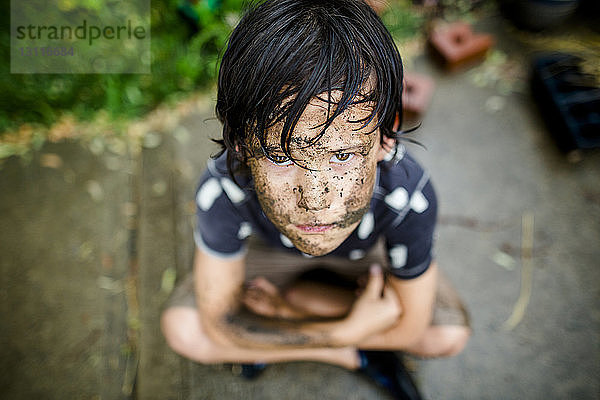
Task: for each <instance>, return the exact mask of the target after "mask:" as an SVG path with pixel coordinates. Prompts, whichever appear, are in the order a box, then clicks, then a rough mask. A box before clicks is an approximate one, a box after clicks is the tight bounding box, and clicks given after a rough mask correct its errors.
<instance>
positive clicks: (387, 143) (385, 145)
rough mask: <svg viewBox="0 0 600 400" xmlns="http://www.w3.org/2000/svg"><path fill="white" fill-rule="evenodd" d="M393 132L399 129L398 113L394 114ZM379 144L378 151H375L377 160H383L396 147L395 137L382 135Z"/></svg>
mask: <svg viewBox="0 0 600 400" xmlns="http://www.w3.org/2000/svg"><path fill="white" fill-rule="evenodd" d="M393 130H394V132H398V131H399V130H400V115H399V114H396V120H395V121H394V128H393ZM382 139H383V140H382V142H381V146H379V151H378V153H377V162H379V161H383V159H385V157H386V156H387V155H388V154H389V153H390V152H391V151H394V148H395V147H396V139H392V138H389V137H387V136H382Z"/></svg>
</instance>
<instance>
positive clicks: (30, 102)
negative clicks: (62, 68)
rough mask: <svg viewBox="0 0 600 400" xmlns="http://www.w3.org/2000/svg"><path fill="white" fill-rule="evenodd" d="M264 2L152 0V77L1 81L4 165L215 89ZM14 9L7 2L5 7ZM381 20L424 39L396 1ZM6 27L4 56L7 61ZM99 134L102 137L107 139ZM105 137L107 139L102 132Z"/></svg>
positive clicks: (95, 0)
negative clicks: (238, 36) (240, 30)
mask: <svg viewBox="0 0 600 400" xmlns="http://www.w3.org/2000/svg"><path fill="white" fill-rule="evenodd" d="M111 1H114V0H81V1H76V2H75V1H71V0H58V2H57V7H56V12H57V13H61V12H72V11H73V8H74V7H83V8H85V9H86V10H92V11H93V10H96V11H98V10H102V9H103V6H104V5H105V4H107V3H108V2H111ZM260 1H261V0H162V1H161V0H153V1H152V2H151V10H150V13H151V14H150V21H151V37H152V42H151V50H152V51H151V71H152V73H151V74H10V73H9V71H8V69H9V66H8V65H6V64H5V65H3V68H4V69H5V71H4V72H5V73H3V74H0V159H2V158H4V157H7V156H10V155H13V154H16V155H19V154H21V155H22V154H24V152H26V149H27V147H28V146H30V147H33V148H39V147H40V146H41V145H42V144H43V142H44V141H45V140H60V139H62V138H66V137H73V136H77V135H79V134H80V133H79V132H83V131H86V130H87V128H82V127H79V126H78V125H77V124H78V123H81V122H83V123H86V122H89V123H91V124H94V125H95V127H94V129H92V131H94V132H100V130H103V131H106V133H105V135H107V136H109V135H115V134H116V135H119V134H123V133H124V132H125V131H126V130H127V127H126V125H127V124H126V123H125V122H126V121H127V120H130V119H132V118H137V117H140V116H142V115H145V114H146V113H148V112H149V111H151V110H153V109H155V108H156V107H157V106H158V105H160V104H161V103H166V104H167V105H168V104H173V102H174V101H176V100H178V99H181V98H182V97H184V96H187V95H188V94H190V93H191V92H194V91H197V90H199V89H203V88H206V87H209V86H210V85H212V84H214V82H215V78H216V75H217V72H218V64H219V59H220V56H221V52H222V51H223V50H224V48H225V46H226V43H227V39H228V37H229V34H230V32H231V31H232V29H233V28H234V27H235V25H236V24H237V23H238V21H239V19H240V17H241V13H242V12H243V11H244V9H245V8H246V6H247V5H249V4H253V3H257V2H260ZM0 4H2V5H4V6H5V9H7V10H8V9H9V7H10V0H0ZM382 19H383V21H384V23H385V24H386V25H387V26H388V29H389V30H390V31H391V33H392V35H393V36H394V38H395V39H396V40H406V39H409V38H414V37H415V36H418V35H420V33H421V32H422V26H423V22H424V16H423V13H422V10H420V9H419V8H418V7H417V8H416V7H414V6H413V5H412V4H411V3H410V2H409V0H394V1H391V2H390V6H389V7H388V8H387V10H386V11H385V12H384V13H383V15H382ZM7 27H8V25H5V27H4V28H3V29H1V30H0V55H1V56H3V57H4V59H5V60H9V59H10V50H11V49H10V36H9V35H10V33H9V31H8V28H7ZM103 131H102V132H103ZM99 134H103V133H99Z"/></svg>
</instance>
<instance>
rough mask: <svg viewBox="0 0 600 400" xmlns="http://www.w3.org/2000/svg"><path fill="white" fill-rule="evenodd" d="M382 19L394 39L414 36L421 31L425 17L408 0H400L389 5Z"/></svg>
mask: <svg viewBox="0 0 600 400" xmlns="http://www.w3.org/2000/svg"><path fill="white" fill-rule="evenodd" d="M381 20H382V21H383V23H384V24H385V26H386V27H387V28H388V30H389V31H390V33H391V34H392V36H393V37H394V39H396V40H404V39H408V38H412V37H414V36H416V35H418V34H419V33H420V32H421V29H422V27H423V24H424V22H425V17H424V16H423V15H422V14H421V13H418V12H416V11H415V9H414V7H412V6H411V4H410V2H408V1H407V0H400V1H398V2H396V3H394V5H393V7H388V8H387V9H386V10H385V12H384V13H383V14H382V15H381Z"/></svg>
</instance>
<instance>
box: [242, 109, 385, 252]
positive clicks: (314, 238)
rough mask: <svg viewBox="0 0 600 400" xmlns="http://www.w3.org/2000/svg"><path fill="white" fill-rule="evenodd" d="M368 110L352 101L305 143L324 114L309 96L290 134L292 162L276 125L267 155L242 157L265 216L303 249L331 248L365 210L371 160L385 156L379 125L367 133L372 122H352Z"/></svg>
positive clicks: (372, 171)
mask: <svg viewBox="0 0 600 400" xmlns="http://www.w3.org/2000/svg"><path fill="white" fill-rule="evenodd" d="M370 113H371V109H370V108H368V107H367V105H366V104H358V105H354V106H352V107H351V108H349V109H347V110H346V111H345V112H344V113H343V114H342V115H340V116H339V117H338V118H336V119H335V120H334V121H333V123H332V124H331V125H330V126H329V128H328V129H327V130H326V131H325V133H324V135H323V136H322V137H321V138H320V139H319V140H318V141H317V142H316V143H314V144H310V141H311V139H313V138H314V137H315V136H317V135H318V134H319V133H320V132H321V130H322V128H320V126H322V124H323V123H324V122H325V120H326V118H327V103H326V102H324V101H322V100H319V99H313V100H312V101H311V102H310V104H309V105H308V106H307V108H306V109H305V110H304V113H303V114H302V116H301V118H300V120H299V121H298V124H297V125H296V128H295V130H294V132H293V134H292V141H291V146H290V153H291V154H292V156H293V157H294V159H295V160H296V162H297V164H295V163H293V162H291V161H290V160H289V159H288V158H287V157H286V156H285V155H284V153H283V151H282V150H281V147H280V132H281V127H282V124H281V125H276V126H274V127H273V128H272V129H271V130H270V131H269V132H268V134H267V145H268V146H269V150H270V153H271V155H273V157H272V158H273V160H270V159H269V158H267V157H266V156H262V155H259V156H256V157H253V158H250V159H249V160H248V164H249V167H250V170H251V172H252V176H253V178H254V182H255V188H256V194H257V196H258V200H259V201H260V204H261V206H262V209H263V211H264V213H265V215H266V216H267V217H268V218H269V220H271V222H272V223H273V224H274V225H275V226H276V227H277V228H278V229H279V231H280V232H281V233H283V234H284V235H285V236H286V237H287V238H288V239H290V240H291V241H292V243H293V244H294V245H295V246H296V248H298V249H299V250H300V251H302V252H304V253H306V254H311V255H314V256H319V255H325V254H327V253H329V252H331V251H333V250H334V249H335V248H337V247H338V246H339V245H340V244H341V243H342V242H343V241H344V240H345V239H346V238H347V237H348V236H350V234H351V233H352V231H353V230H354V229H355V228H356V227H357V226H358V224H359V222H360V221H361V219H362V217H363V215H364V214H365V213H366V212H367V211H368V209H369V204H370V201H371V195H372V193H373V187H374V184H375V176H376V166H377V162H378V161H379V160H381V159H382V158H383V156H384V155H385V152H384V151H382V148H381V145H380V143H379V141H380V133H379V130H375V131H373V132H371V131H372V130H373V127H374V125H375V121H373V122H372V123H371V124H370V125H368V126H367V127H365V128H362V129H359V128H360V127H361V126H362V125H363V124H364V122H356V121H358V120H364V118H366V117H367V116H369V114H370ZM369 132H371V133H369ZM256 146H257V145H255V147H256ZM254 150H255V151H254V154H261V153H260V150H259V149H257V148H255V149H254ZM257 150H258V151H257ZM298 164H299V165H298ZM301 166H302V167H304V168H302V167H301Z"/></svg>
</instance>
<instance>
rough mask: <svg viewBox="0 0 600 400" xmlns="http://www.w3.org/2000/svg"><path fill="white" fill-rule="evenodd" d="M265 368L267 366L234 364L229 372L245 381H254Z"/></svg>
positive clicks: (260, 364)
mask: <svg viewBox="0 0 600 400" xmlns="http://www.w3.org/2000/svg"><path fill="white" fill-rule="evenodd" d="M265 368H267V364H262V363H257V364H234V365H233V366H232V368H231V370H232V371H233V372H234V373H235V374H237V375H239V376H241V377H243V378H246V379H255V378H258V377H259V376H260V374H262V373H263V371H264V370H265Z"/></svg>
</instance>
